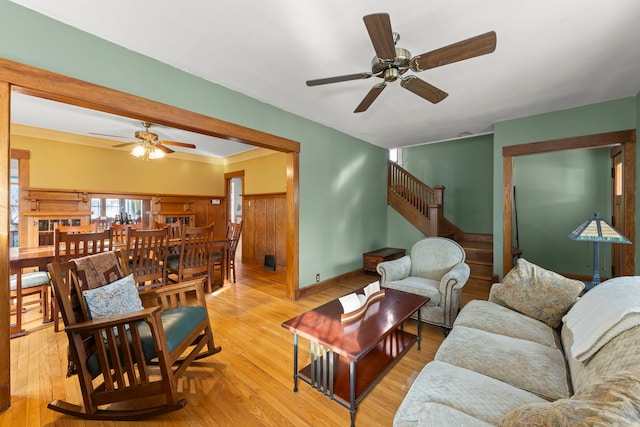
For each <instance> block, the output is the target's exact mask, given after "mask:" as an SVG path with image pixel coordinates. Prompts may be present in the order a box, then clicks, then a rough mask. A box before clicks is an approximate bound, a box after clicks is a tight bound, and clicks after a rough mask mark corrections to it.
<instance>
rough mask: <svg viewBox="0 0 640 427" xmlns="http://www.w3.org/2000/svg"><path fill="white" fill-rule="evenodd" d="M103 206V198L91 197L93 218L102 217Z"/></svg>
mask: <svg viewBox="0 0 640 427" xmlns="http://www.w3.org/2000/svg"><path fill="white" fill-rule="evenodd" d="M101 207H102V199H97V198H92V199H91V220H94V219H97V218H100V217H102V212H101Z"/></svg>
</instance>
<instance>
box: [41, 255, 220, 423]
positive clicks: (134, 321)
mask: <svg viewBox="0 0 640 427" xmlns="http://www.w3.org/2000/svg"><path fill="white" fill-rule="evenodd" d="M105 256H106V257H109V256H111V257H114V256H115V257H117V260H116V261H113V265H117V266H119V269H120V270H121V272H122V277H126V276H127V275H128V274H129V263H128V257H127V256H126V255H125V254H124V252H121V251H115V252H107V253H102V254H98V255H92V256H91V257H93V258H96V257H102V258H101V260H102V261H103V260H104V257H105ZM91 257H85V258H91ZM89 261H92V260H89ZM84 262H87V260H85V261H84ZM102 263H103V264H105V263H104V261H103V262H102ZM78 265H81V266H82V264H79V262H78V260H74V261H71V262H62V263H51V264H49V265H48V269H49V272H50V274H51V281H52V284H53V287H54V289H55V295H56V298H57V299H58V305H59V307H60V311H61V313H62V318H63V320H64V325H65V332H66V333H67V337H68V339H69V362H70V367H73V366H74V365H75V368H76V372H77V375H78V380H79V382H80V389H81V394H82V399H83V405H82V406H80V405H75V404H72V403H68V402H65V401H61V400H54V401H52V402H51V403H49V405H48V407H49V409H52V410H54V411H58V412H62V413H64V414H67V415H73V416H76V417H80V418H85V419H95V420H139V419H143V418H147V417H150V416H155V415H158V414H163V413H166V412H170V411H173V410H176V409H180V408H182V407H184V406H185V404H186V400H185V399H183V398H179V396H178V391H177V380H178V378H179V377H180V376H181V375H183V374H184V372H185V370H186V369H187V367H188V366H189V365H190V364H191V362H193V361H194V360H196V359H200V358H203V357H207V356H210V355H212V354H215V353H218V352H219V351H220V350H221V348H220V347H216V346H215V345H214V340H213V333H212V331H211V326H210V323H209V316H208V313H207V306H206V303H205V296H204V289H203V279H195V280H189V281H186V282H181V283H175V284H172V285H168V286H165V287H162V288H157V289H151V290H147V291H145V292H141V293H140V298H141V301H142V305H143V306H144V307H145V308H144V309H142V310H139V311H135V312H132V313H127V314H119V315H114V316H109V317H101V318H96V319H93V320H91V319H90V317H89V309H88V307H87V303H86V301H85V299H84V298H83V297H82V290H86V289H87V285H89V284H90V281H89V280H88V279H86V276H85V275H84V274H83V271H81V270H80V268H79V267H78ZM96 265H97V264H96ZM113 271H114V268H111V269H110V270H109V272H108V273H109V274H110V276H109V277H110V278H113V274H114V273H113ZM104 273H105V274H104V277H105V278H106V277H107V271H106V270H105V271H104ZM102 284H103V285H104V284H105V283H102ZM98 286H100V285H98ZM68 289H71V293H69V292H68V291H67V290H68ZM78 296H79V297H78ZM122 337H126V340H127V341H126V342H124V340H123V339H122Z"/></svg>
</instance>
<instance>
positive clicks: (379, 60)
mask: <svg viewBox="0 0 640 427" xmlns="http://www.w3.org/2000/svg"><path fill="white" fill-rule="evenodd" d="M363 20H364V24H365V27H366V28H367V32H368V33H369V38H370V39H371V44H372V45H373V48H374V50H375V52H376V56H374V57H373V60H372V61H371V72H370V73H369V72H364V73H356V74H347V75H343V76H336V77H327V78H323V79H315V80H307V86H319V85H324V84H330V83H338V82H345V81H349V80H362V79H368V78H369V77H372V76H376V77H378V78H381V79H383V80H384V82H382V83H379V84H376V85H375V86H373V87H372V88H371V89H370V90H369V92H368V93H367V95H366V96H365V97H364V99H363V100H362V101H361V102H360V104H359V105H358V106H357V107H356V109H355V110H354V111H353V112H354V113H361V112H363V111H366V110H367V109H368V108H369V106H371V104H372V103H373V101H375V99H376V98H377V97H378V95H380V93H381V92H382V90H383V89H384V88H385V87H386V86H387V85H386V84H387V83H391V82H394V81H396V80H398V79H399V80H400V86H401V87H403V88H404V89H407V90H408V91H410V92H412V93H414V94H416V95H418V96H419V97H421V98H423V99H426V100H427V101H429V102H431V103H433V104H437V103H438V102H440V101H442V100H443V99H445V98H446V97H447V96H448V93H446V92H445V91H443V90H441V89H438V88H437V87H435V86H433V85H431V84H429V83H427V82H426V81H424V80H422V79H420V78H418V77H416V76H414V75H409V76H406V77H405V76H403V74H405V73H406V72H407V71H409V70H411V71H413V72H419V71H424V70H428V69H431V68H435V67H441V66H443V65H447V64H451V63H454V62H458V61H462V60H465V59H470V58H474V57H476V56H481V55H486V54H488V53H492V52H493V51H495V49H496V33H495V32H494V31H489V32H487V33H484V34H481V35H479V36H475V37H471V38H468V39H466V40H462V41H459V42H457V43H453V44H450V45H448V46H445V47H442V48H440V49H436V50H433V51H431V52H427V53H423V54H420V55H416V56H415V57H413V58H412V57H411V53H410V52H409V51H408V50H407V49H403V48H401V47H396V43H397V42H398V40H400V35H399V34H398V33H394V32H393V31H391V20H390V18H389V14H387V13H374V14H372V15H366V16H365V17H364V18H363Z"/></svg>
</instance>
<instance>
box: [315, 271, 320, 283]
mask: <svg viewBox="0 0 640 427" xmlns="http://www.w3.org/2000/svg"><path fill="white" fill-rule="evenodd" d="M319 281H320V273H318V274H316V283H318V282H319Z"/></svg>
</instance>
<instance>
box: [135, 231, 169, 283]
mask: <svg viewBox="0 0 640 427" xmlns="http://www.w3.org/2000/svg"><path fill="white" fill-rule="evenodd" d="M168 250H169V230H168V229H167V228H166V227H165V228H160V229H155V230H137V229H135V228H131V229H129V232H128V234H127V251H126V253H127V254H129V266H130V269H131V272H132V273H133V277H134V280H135V281H136V283H137V285H138V288H139V289H140V290H145V289H150V288H155V287H158V286H164V285H166V284H167V269H166V264H167V255H168Z"/></svg>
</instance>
